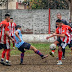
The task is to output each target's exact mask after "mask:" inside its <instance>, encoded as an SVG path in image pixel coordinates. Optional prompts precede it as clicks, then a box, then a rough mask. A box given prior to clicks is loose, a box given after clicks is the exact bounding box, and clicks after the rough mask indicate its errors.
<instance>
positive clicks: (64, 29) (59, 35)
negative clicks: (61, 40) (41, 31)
mask: <svg viewBox="0 0 72 72" xmlns="http://www.w3.org/2000/svg"><path fill="white" fill-rule="evenodd" d="M53 35H54V36H58V37H65V35H66V28H63V29H62V33H61V34H58V33H54V34H53Z"/></svg>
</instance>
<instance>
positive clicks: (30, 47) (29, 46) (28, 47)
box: [24, 42, 48, 59]
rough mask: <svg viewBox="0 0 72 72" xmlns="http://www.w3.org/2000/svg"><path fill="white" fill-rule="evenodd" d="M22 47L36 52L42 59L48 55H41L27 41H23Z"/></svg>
mask: <svg viewBox="0 0 72 72" xmlns="http://www.w3.org/2000/svg"><path fill="white" fill-rule="evenodd" d="M24 48H25V49H28V50H33V51H34V52H35V53H36V54H38V55H39V56H40V57H41V58H42V59H44V58H46V57H48V55H43V54H42V53H41V52H40V51H39V50H37V49H36V48H35V47H34V46H32V45H31V44H29V43H26V42H25V43H24Z"/></svg>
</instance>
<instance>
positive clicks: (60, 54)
mask: <svg viewBox="0 0 72 72" xmlns="http://www.w3.org/2000/svg"><path fill="white" fill-rule="evenodd" d="M58 57H59V60H61V59H62V51H58Z"/></svg>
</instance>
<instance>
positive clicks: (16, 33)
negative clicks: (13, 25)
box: [15, 31, 21, 42]
mask: <svg viewBox="0 0 72 72" xmlns="http://www.w3.org/2000/svg"><path fill="white" fill-rule="evenodd" d="M15 35H16V36H17V37H18V38H19V40H20V42H21V38H20V37H19V35H18V31H16V32H15Z"/></svg>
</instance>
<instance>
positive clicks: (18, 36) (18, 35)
mask: <svg viewBox="0 0 72 72" xmlns="http://www.w3.org/2000/svg"><path fill="white" fill-rule="evenodd" d="M14 38H15V46H16V47H17V48H18V50H19V51H21V52H22V53H21V62H20V64H23V57H24V52H25V49H27V50H33V51H34V52H35V53H36V54H38V55H39V56H40V57H41V58H42V59H44V58H46V57H48V55H43V54H42V53H41V52H40V51H39V50H37V49H36V48H35V47H34V46H32V45H31V44H29V43H26V42H24V41H23V39H22V34H21V26H20V25H17V26H16V31H15V33H14Z"/></svg>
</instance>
